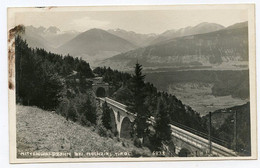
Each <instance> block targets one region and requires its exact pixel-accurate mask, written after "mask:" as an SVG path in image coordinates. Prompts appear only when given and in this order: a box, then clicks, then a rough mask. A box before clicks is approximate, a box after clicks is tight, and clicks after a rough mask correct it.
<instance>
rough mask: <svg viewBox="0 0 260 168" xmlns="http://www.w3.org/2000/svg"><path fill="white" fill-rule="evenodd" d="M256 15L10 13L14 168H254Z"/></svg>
mask: <svg viewBox="0 0 260 168" xmlns="http://www.w3.org/2000/svg"><path fill="white" fill-rule="evenodd" d="M255 59H256V56H255V7H254V5H253V4H240V5H238V4H237V5H235V4H233V5H231V4H229V5H224V4H222V5H170V6H159V5H158V6H102V7H91V6H89V7H41V8H36V7H28V8H26V7H20V8H19V7H17V8H15V7H11V8H9V9H8V61H9V81H8V82H9V83H8V87H9V123H10V125H9V126H10V133H9V134H10V162H11V163H41V162H93V161H95V162H97V161H166V160H167V161H168V160H170V161H175V160H235V159H256V158H257V144H256V137H257V135H256V77H255V73H256V67H255Z"/></svg>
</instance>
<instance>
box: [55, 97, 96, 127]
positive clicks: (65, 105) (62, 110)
mask: <svg viewBox="0 0 260 168" xmlns="http://www.w3.org/2000/svg"><path fill="white" fill-rule="evenodd" d="M56 111H57V113H58V114H61V115H62V116H64V117H66V119H67V120H68V119H70V120H72V121H74V122H75V121H78V122H79V123H80V124H82V125H86V126H90V125H92V124H96V120H97V114H96V107H95V104H94V101H93V100H92V99H91V96H90V95H88V94H82V93H80V94H78V95H77V96H75V97H74V98H70V99H68V98H64V99H63V100H62V102H61V103H60V105H59V106H58V108H57V110H56Z"/></svg>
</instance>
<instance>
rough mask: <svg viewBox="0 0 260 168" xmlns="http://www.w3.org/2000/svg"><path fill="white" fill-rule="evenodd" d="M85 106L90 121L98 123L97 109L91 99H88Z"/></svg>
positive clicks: (86, 115)
mask: <svg viewBox="0 0 260 168" xmlns="http://www.w3.org/2000/svg"><path fill="white" fill-rule="evenodd" d="M83 108H84V109H85V117H86V119H87V120H88V121H90V122H91V123H92V124H96V121H97V114H96V109H95V108H94V107H93V106H92V104H91V101H90V99H87V101H86V103H85V104H84V106H83Z"/></svg>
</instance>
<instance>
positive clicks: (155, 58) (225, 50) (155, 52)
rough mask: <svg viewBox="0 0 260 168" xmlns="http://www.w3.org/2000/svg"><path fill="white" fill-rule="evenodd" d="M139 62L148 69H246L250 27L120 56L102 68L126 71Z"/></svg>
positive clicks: (178, 41) (176, 41)
mask: <svg viewBox="0 0 260 168" xmlns="http://www.w3.org/2000/svg"><path fill="white" fill-rule="evenodd" d="M136 60H138V62H140V63H141V64H142V65H143V66H145V67H154V66H155V67H163V66H215V65H224V66H226V67H231V66H234V67H236V66H239V65H240V64H241V66H245V65H246V64H245V62H247V61H248V27H242V28H237V29H230V28H228V29H223V30H219V31H215V32H210V33H205V34H198V35H191V36H185V37H179V38H174V39H171V40H168V41H164V42H161V43H157V44H156V45H150V46H147V47H143V48H139V49H136V50H132V51H129V52H126V53H122V54H119V55H116V56H114V57H112V58H109V59H106V60H104V61H103V62H102V63H101V64H105V65H106V66H111V67H113V68H120V69H123V68H125V69H126V67H130V66H131V65H133V64H134V63H135V62H136ZM244 64H245V65H244Z"/></svg>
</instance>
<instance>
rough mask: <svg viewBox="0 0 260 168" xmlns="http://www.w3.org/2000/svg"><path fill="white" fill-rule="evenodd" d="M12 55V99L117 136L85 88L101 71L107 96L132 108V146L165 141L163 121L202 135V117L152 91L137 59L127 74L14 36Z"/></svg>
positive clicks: (156, 145)
mask: <svg viewBox="0 0 260 168" xmlns="http://www.w3.org/2000/svg"><path fill="white" fill-rule="evenodd" d="M15 56H16V60H15V61H16V62H15V63H16V64H15V65H16V102H17V104H22V105H26V106H37V107H40V108H42V109H46V110H53V111H56V113H58V114H60V115H62V116H64V117H65V118H66V119H67V120H72V121H74V122H79V123H80V124H82V125H84V126H96V127H97V128H98V130H99V134H100V135H101V136H110V137H112V136H117V134H116V133H112V132H111V131H109V130H110V129H111V127H110V126H109V125H110V124H111V123H110V122H111V121H110V120H109V119H107V117H106V116H109V115H108V113H109V110H110V109H109V107H107V106H103V109H101V110H102V111H103V114H101V117H99V116H100V114H98V111H99V110H100V109H99V107H98V106H97V104H96V101H95V95H94V93H93V91H92V89H91V86H92V83H91V79H92V78H93V77H95V76H101V77H103V80H104V82H107V83H109V84H110V86H111V89H110V92H109V97H111V98H113V99H115V100H117V101H119V102H121V103H124V104H126V105H127V106H128V107H129V109H128V110H129V111H130V112H133V113H136V114H137V117H136V120H135V122H134V127H133V136H132V138H133V141H134V142H135V145H136V146H140V147H141V146H142V145H145V146H147V147H149V148H150V149H151V150H152V151H153V150H158V149H160V148H161V147H162V144H164V143H166V144H167V143H168V145H169V144H170V139H171V138H170V134H171V131H170V128H169V124H174V125H178V126H180V127H182V128H183V129H187V130H189V131H193V133H195V134H201V135H202V134H203V135H206V136H207V133H208V126H207V120H206V119H203V118H202V117H201V116H200V115H199V113H197V112H196V111H194V110H192V108H191V107H189V106H187V105H184V104H183V103H182V102H181V101H180V100H178V99H177V98H176V97H175V96H174V95H171V94H168V93H167V92H161V91H158V90H157V88H156V87H154V85H153V84H152V83H149V82H145V80H144V79H145V75H143V74H142V65H140V64H138V63H137V64H136V65H135V69H133V70H134V71H135V72H134V73H133V74H129V73H125V72H120V71H117V70H112V69H111V68H109V67H108V68H107V67H97V68H95V69H94V70H92V69H91V68H90V66H89V64H88V63H87V62H86V61H84V60H82V59H79V58H74V57H72V56H70V55H66V56H62V55H58V54H53V53H50V52H46V51H45V50H44V49H39V48H36V49H32V48H30V47H28V45H27V43H26V41H24V40H23V39H21V37H19V36H17V37H16V40H15ZM150 116H154V117H155V121H156V124H155V125H154V128H153V129H152V130H153V131H151V129H150V125H149V124H146V123H147V122H146V121H147V120H148V118H149V117H150ZM99 120H100V122H99ZM99 123H102V124H101V125H100V124H99ZM212 132H213V136H215V135H218V134H214V132H216V131H215V130H214V129H213V131H212ZM138 138H143V139H144V143H143V144H140V142H139V141H138ZM217 139H218V138H216V141H217ZM213 141H214V139H213Z"/></svg>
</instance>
